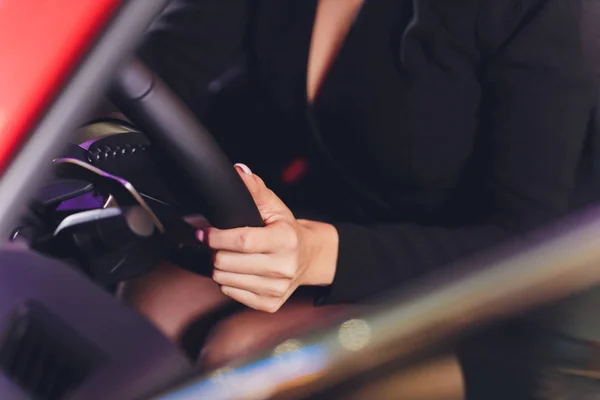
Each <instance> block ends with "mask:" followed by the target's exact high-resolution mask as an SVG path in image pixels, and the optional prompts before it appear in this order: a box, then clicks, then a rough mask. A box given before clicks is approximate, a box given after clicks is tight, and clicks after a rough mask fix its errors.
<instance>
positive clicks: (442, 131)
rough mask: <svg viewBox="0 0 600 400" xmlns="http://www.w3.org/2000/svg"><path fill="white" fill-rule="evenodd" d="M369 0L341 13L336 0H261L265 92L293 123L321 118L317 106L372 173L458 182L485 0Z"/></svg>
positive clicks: (339, 150) (323, 125)
mask: <svg viewBox="0 0 600 400" xmlns="http://www.w3.org/2000/svg"><path fill="white" fill-rule="evenodd" d="M360 3H361V4H358V2H357V4H355V7H354V8H353V7H347V8H344V10H343V11H342V12H341V14H337V15H334V14H336V13H335V12H333V11H332V10H331V9H329V10H324V7H331V6H332V5H333V4H334V3H329V6H326V5H325V4H326V3H321V5H320V6H319V2H318V1H317V0H289V1H287V2H279V1H272V0H262V1H259V2H258V3H257V5H256V18H255V27H254V28H253V31H252V32H253V34H252V36H251V45H252V46H253V49H254V50H253V52H252V54H253V59H252V61H251V68H252V73H253V76H254V77H255V83H256V85H257V88H258V92H260V93H261V95H262V96H263V100H265V101H266V102H267V103H268V104H269V106H270V107H271V108H272V109H273V112H274V114H276V115H279V116H284V118H283V119H284V120H285V121H287V122H288V123H289V124H290V126H292V125H293V126H296V127H297V126H302V127H303V129H311V128H310V127H308V126H307V125H306V121H305V119H306V115H307V111H308V114H309V115H312V116H313V117H314V118H313V119H314V122H315V123H316V125H317V128H318V131H319V132H318V135H320V136H321V139H322V141H323V143H324V145H325V146H326V147H327V149H328V151H330V152H331V153H332V154H333V156H334V157H335V158H336V159H338V160H339V162H340V163H341V164H342V165H343V167H344V168H347V169H348V170H349V171H351V172H352V173H353V174H354V175H356V176H357V177H358V178H359V179H362V180H364V181H366V182H368V183H369V184H373V185H376V186H379V187H387V188H389V187H390V184H393V185H392V186H393V187H394V188H400V189H406V188H407V187H418V186H425V187H427V186H436V185H437V186H444V185H446V186H451V185H452V184H453V182H454V181H455V180H456V178H457V176H458V174H459V172H460V170H461V168H462V167H463V165H464V163H465V161H466V159H467V157H468V155H469V152H470V150H471V147H472V140H473V134H474V132H475V130H476V126H477V108H478V104H479V102H480V87H479V84H478V82H477V79H476V68H477V58H478V54H477V50H476V45H475V40H476V39H475V32H474V26H475V23H474V21H475V19H476V10H477V1H476V0H428V1H414V2H413V1H412V0H364V3H362V2H360ZM361 5H362V8H361V7H360V6H361ZM319 7H321V9H320V10H319ZM359 9H360V12H358V10H359ZM317 11H320V12H319V13H317ZM332 15H333V16H332ZM332 21H334V22H332ZM315 37H318V38H321V40H320V41H318V42H317V41H315ZM322 38H325V39H322ZM317 40H318V39H317ZM312 133H314V132H312Z"/></svg>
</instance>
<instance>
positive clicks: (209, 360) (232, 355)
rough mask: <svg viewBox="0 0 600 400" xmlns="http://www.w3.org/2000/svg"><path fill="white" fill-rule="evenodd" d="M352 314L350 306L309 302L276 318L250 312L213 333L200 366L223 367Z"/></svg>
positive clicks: (293, 302) (284, 310) (289, 305)
mask: <svg viewBox="0 0 600 400" xmlns="http://www.w3.org/2000/svg"><path fill="white" fill-rule="evenodd" d="M348 311H350V309H349V307H347V306H328V307H313V306H312V304H310V303H309V302H308V301H305V300H291V301H289V302H288V303H287V304H285V305H284V306H283V307H282V308H281V309H280V310H279V311H277V312H276V313H275V314H268V313H262V312H258V311H254V310H250V309H248V310H245V311H242V312H239V313H237V314H235V315H233V316H231V317H229V318H227V319H226V320H224V321H222V322H220V323H218V324H217V325H216V326H215V327H214V328H213V329H212V331H211V333H210V335H209V337H208V339H207V341H206V343H205V345H204V348H203V350H202V352H201V353H200V359H199V362H200V364H201V366H202V368H203V369H205V370H212V369H215V368H218V367H221V366H223V365H224V364H227V363H228V362H230V361H232V360H234V359H237V358H239V357H243V356H246V355H249V354H252V353H255V352H256V351H257V350H258V351H260V349H266V348H269V346H274V345H277V344H278V343H280V342H281V341H283V340H286V339H288V338H290V337H291V336H293V335H300V334H302V333H305V332H307V331H309V330H311V329H315V328H318V327H319V326H326V325H327V323H328V322H331V320H332V319H336V318H341V317H342V316H343V315H344V313H347V312H348Z"/></svg>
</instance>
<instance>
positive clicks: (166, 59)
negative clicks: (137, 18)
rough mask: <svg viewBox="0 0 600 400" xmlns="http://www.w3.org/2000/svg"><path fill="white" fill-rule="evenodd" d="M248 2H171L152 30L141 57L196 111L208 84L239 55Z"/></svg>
mask: <svg viewBox="0 0 600 400" xmlns="http://www.w3.org/2000/svg"><path fill="white" fill-rule="evenodd" d="M248 3H249V2H248V1H247V0H174V1H172V2H171V3H170V4H169V6H168V7H167V8H166V9H165V11H164V12H163V14H162V15H161V16H160V17H159V18H158V19H157V20H156V21H155V22H154V24H153V25H152V26H151V28H150V30H149V32H148V34H147V35H146V39H145V41H144V43H143V44H142V46H141V47H140V49H139V56H140V57H141V59H142V60H144V61H145V62H146V63H147V64H148V65H149V66H150V67H152V68H153V69H154V71H156V72H157V73H158V75H159V76H160V77H161V78H162V79H163V80H164V81H165V82H166V83H167V84H168V85H169V86H170V87H171V88H172V89H173V90H174V91H175V92H176V93H177V95H179V97H181V98H182V99H183V100H184V101H185V102H186V103H187V104H188V106H190V107H192V108H194V106H195V104H196V102H197V101H198V100H199V99H201V98H202V96H203V95H205V94H206V92H207V86H208V84H209V82H210V81H211V80H213V79H215V78H216V77H217V76H218V75H219V74H221V73H222V72H223V71H224V70H225V69H226V68H227V67H228V66H229V65H230V64H231V63H233V62H234V61H236V58H237V57H239V56H240V54H243V51H244V42H245V37H246V30H247V29H246V27H247V24H248V13H249V11H248V7H249V4H248Z"/></svg>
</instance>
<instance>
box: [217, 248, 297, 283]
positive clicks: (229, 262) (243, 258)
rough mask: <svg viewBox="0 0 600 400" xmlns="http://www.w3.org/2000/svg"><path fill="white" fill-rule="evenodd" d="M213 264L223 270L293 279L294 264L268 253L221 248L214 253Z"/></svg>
mask: <svg viewBox="0 0 600 400" xmlns="http://www.w3.org/2000/svg"><path fill="white" fill-rule="evenodd" d="M213 266H214V268H215V269H218V270H219V271H223V272H232V273H236V274H247V275H257V276H264V277H266V278H283V279H293V277H294V275H295V269H294V268H293V265H289V266H288V265H286V264H284V263H282V262H281V261H279V260H276V259H273V257H271V256H269V255H266V254H244V253H237V252H235V251H227V250H219V251H217V252H216V253H215V254H214V258H213Z"/></svg>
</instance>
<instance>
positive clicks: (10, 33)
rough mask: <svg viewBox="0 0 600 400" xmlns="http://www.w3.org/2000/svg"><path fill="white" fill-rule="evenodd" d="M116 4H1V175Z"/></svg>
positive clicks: (34, 0) (1, 0) (99, 0)
mask: <svg viewBox="0 0 600 400" xmlns="http://www.w3.org/2000/svg"><path fill="white" fill-rule="evenodd" d="M120 3H121V1H120V0H76V1H74V0H52V1H45V0H0V57H1V58H2V60H1V61H0V172H3V171H4V169H5V168H6V166H7V164H8V163H9V162H10V160H11V158H12V156H13V155H14V154H15V152H16V151H17V150H18V149H19V146H20V144H22V143H23V142H24V141H25V140H26V139H27V137H28V132H29V131H30V129H31V128H32V127H33V126H35V124H36V122H37V121H38V120H39V118H40V117H41V116H42V115H43V113H44V111H45V108H46V107H47V106H48V105H49V104H50V103H51V101H52V98H53V96H54V95H55V94H56V93H57V92H58V91H59V90H60V88H61V86H62V84H63V83H64V82H65V80H67V79H68V77H69V75H70V73H71V72H72V70H73V69H74V68H76V66H77V62H78V60H79V59H80V57H81V56H82V55H84V54H85V53H86V51H88V50H89V49H90V46H92V44H93V43H94V39H95V38H96V37H97V36H98V35H99V34H100V33H101V32H102V29H103V28H104V26H105V25H106V23H107V22H108V21H109V20H110V18H111V16H112V15H113V13H114V12H115V11H116V9H117V8H118V6H119V4H120Z"/></svg>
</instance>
